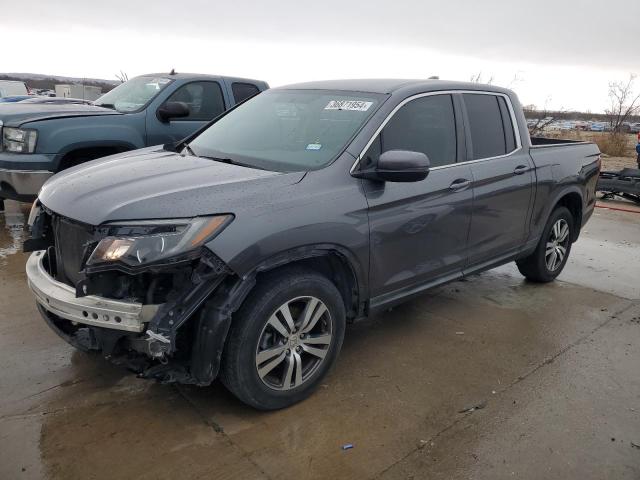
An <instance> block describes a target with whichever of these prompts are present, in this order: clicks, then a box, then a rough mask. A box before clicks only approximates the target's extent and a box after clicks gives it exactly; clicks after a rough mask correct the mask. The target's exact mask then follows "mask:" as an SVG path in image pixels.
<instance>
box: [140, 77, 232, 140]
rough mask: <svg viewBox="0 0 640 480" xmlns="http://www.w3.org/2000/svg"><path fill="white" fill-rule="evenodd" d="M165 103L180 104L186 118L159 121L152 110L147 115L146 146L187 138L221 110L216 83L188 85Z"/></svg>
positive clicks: (217, 84) (179, 89)
mask: <svg viewBox="0 0 640 480" xmlns="http://www.w3.org/2000/svg"><path fill="white" fill-rule="evenodd" d="M167 102H183V103H185V104H186V105H187V106H188V107H189V115H188V116H186V117H182V118H174V119H170V120H169V121H161V120H160V119H159V118H158V115H157V113H156V111H155V110H152V109H149V110H148V111H147V145H163V144H165V143H175V142H178V141H179V140H182V139H183V138H185V137H188V136H189V135H191V134H192V133H193V132H195V131H196V130H197V129H199V128H200V127H202V126H203V125H204V124H205V123H207V122H208V121H210V120H213V119H214V118H215V117H217V116H218V115H220V114H221V113H222V112H224V110H225V106H224V99H223V95H222V88H221V87H220V84H219V83H218V82H214V81H204V82H190V83H186V84H185V85H182V86H181V87H179V88H178V89H176V91H175V92H173V93H172V94H171V95H170V96H169V98H167V100H166V101H165V103H167Z"/></svg>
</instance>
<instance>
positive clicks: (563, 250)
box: [544, 218, 569, 272]
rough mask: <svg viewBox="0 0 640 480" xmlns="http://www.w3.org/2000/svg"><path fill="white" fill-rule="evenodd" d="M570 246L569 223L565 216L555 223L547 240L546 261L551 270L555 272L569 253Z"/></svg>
mask: <svg viewBox="0 0 640 480" xmlns="http://www.w3.org/2000/svg"><path fill="white" fill-rule="evenodd" d="M568 246H569V224H568V223H567V221H566V220H565V219H564V218H560V219H559V220H558V221H557V222H556V223H554V224H553V227H552V228H551V232H549V239H548V240H547V248H546V250H545V256H544V258H545V263H546V265H547V269H548V270H549V271H550V272H555V271H556V270H557V269H558V268H559V267H560V265H562V262H563V260H564V257H565V256H566V255H567V248H568Z"/></svg>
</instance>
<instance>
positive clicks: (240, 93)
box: [231, 82, 260, 103]
mask: <svg viewBox="0 0 640 480" xmlns="http://www.w3.org/2000/svg"><path fill="white" fill-rule="evenodd" d="M231 90H232V91H233V98H235V100H236V103H240V102H242V101H243V100H246V99H247V98H249V97H253V96H254V95H255V94H257V93H260V89H259V88H258V87H256V86H255V85H253V84H251V83H240V82H234V83H233V84H232V85H231Z"/></svg>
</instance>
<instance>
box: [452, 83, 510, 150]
mask: <svg viewBox="0 0 640 480" xmlns="http://www.w3.org/2000/svg"><path fill="white" fill-rule="evenodd" d="M463 98H464V104H465V106H466V109H467V116H468V118H469V130H470V133H471V143H472V148H473V160H477V159H481V158H489V157H498V156H500V155H505V154H507V153H508V152H511V151H513V150H514V149H515V134H514V131H513V125H512V124H511V117H510V115H509V110H508V109H507V105H506V102H505V101H504V99H503V98H502V97H498V96H496V95H480V94H473V93H465V94H463ZM500 101H502V104H501V103H500Z"/></svg>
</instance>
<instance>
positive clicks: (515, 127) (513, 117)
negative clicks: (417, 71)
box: [349, 90, 522, 173]
mask: <svg viewBox="0 0 640 480" xmlns="http://www.w3.org/2000/svg"><path fill="white" fill-rule="evenodd" d="M456 93H471V94H476V95H494V96H496V97H502V98H504V99H505V102H506V103H507V108H509V115H510V116H511V124H512V125H513V131H514V134H515V136H516V148H515V149H514V150H513V151H511V152H509V153H507V154H505V155H499V156H497V157H488V158H478V159H475V160H468V161H466V162H459V163H451V164H449V165H442V166H439V167H433V168H432V169H431V170H439V169H443V168H450V167H455V166H457V165H466V164H471V163H477V162H483V161H485V160H495V159H498V158H505V157H508V156H510V155H513V154H514V153H517V152H519V151H520V150H522V138H521V137H520V128H519V127H518V121H517V120H516V114H515V110H514V108H513V104H512V103H511V99H510V98H509V95H507V94H505V93H500V92H488V91H481V90H439V91H435V92H425V93H418V94H416V95H412V96H411V97H407V98H405V99H404V100H403V101H402V102H400V103H399V104H398V105H396V106H395V107H394V109H393V110H392V111H391V112H390V113H389V115H387V118H385V119H384V121H383V122H382V123H381V124H380V126H379V127H378V128H377V129H376V131H375V133H374V134H373V135H372V137H371V138H370V139H369V141H368V142H367V144H366V145H365V147H364V148H363V149H362V151H361V152H360V155H358V158H356V161H355V162H354V163H353V165H352V166H351V169H350V170H349V173H353V172H354V171H355V169H356V166H357V165H358V163H359V162H360V160H362V156H363V155H364V154H365V153H366V152H367V150H368V149H369V147H370V146H371V144H372V143H373V141H374V140H375V139H376V137H377V136H378V135H380V132H381V131H382V129H383V128H384V127H385V126H386V125H387V123H388V122H389V120H391V118H392V117H393V116H394V115H395V114H396V112H397V111H398V110H400V109H401V108H402V107H403V106H405V105H406V104H407V103H409V102H410V101H412V100H415V99H417V98H422V97H432V96H435V95H453V94H456Z"/></svg>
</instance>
